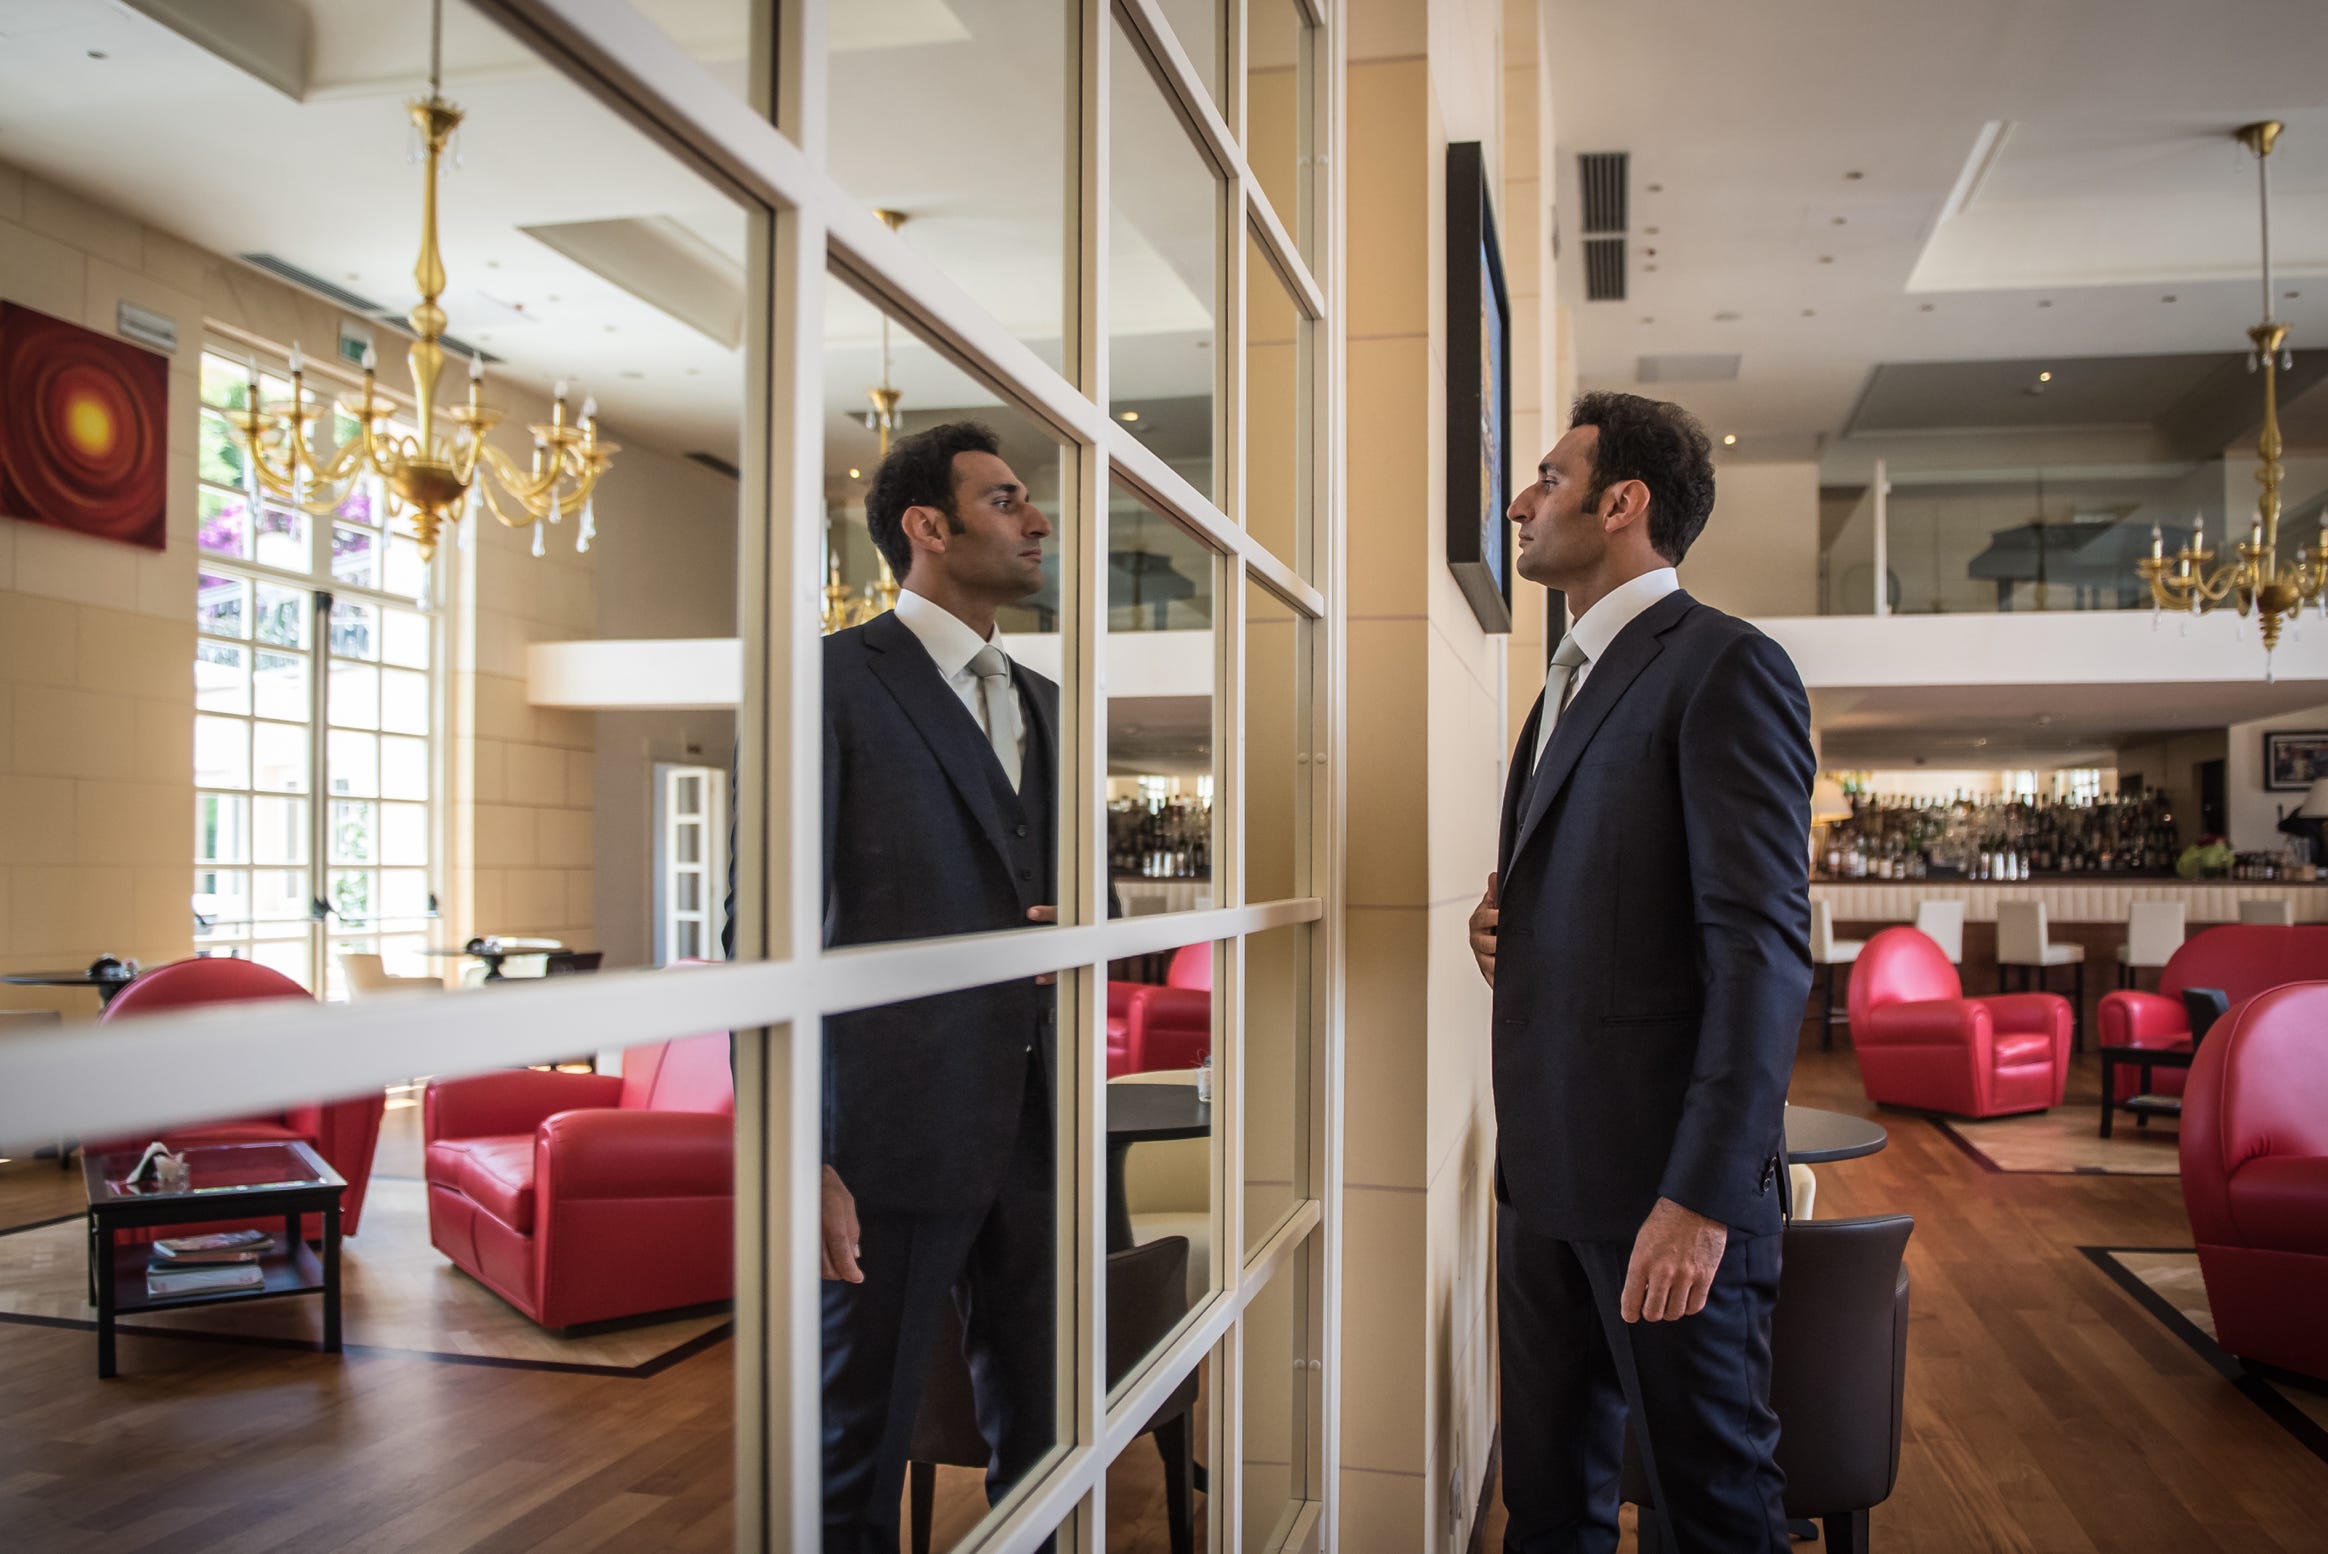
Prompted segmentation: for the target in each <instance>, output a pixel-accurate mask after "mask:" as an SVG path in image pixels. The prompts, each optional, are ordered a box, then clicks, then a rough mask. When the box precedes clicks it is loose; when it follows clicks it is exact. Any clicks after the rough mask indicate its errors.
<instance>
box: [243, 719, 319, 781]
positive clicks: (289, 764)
mask: <svg viewBox="0 0 2328 1554" xmlns="http://www.w3.org/2000/svg"><path fill="white" fill-rule="evenodd" d="M251 747H252V760H251V765H252V772H251V786H252V787H254V788H257V789H259V790H261V791H262V792H266V793H305V792H306V791H307V730H306V729H305V728H304V727H302V726H300V725H299V724H296V723H259V724H254V725H253V726H252V731H251Z"/></svg>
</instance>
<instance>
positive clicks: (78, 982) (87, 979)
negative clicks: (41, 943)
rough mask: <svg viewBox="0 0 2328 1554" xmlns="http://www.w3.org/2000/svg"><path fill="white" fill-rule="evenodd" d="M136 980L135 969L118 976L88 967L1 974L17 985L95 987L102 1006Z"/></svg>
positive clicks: (1, 977) (6, 980)
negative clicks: (93, 970)
mask: <svg viewBox="0 0 2328 1554" xmlns="http://www.w3.org/2000/svg"><path fill="white" fill-rule="evenodd" d="M136 980H137V973H136V972H134V971H131V972H126V973H124V974H122V975H121V976H117V977H115V976H98V975H96V974H94V973H92V972H91V971H89V970H88V969H87V968H86V967H84V968H82V969H81V970H79V971H12V972H10V973H8V974H7V975H6V976H0V982H8V983H13V984H14V985H15V986H17V987H88V988H95V989H96V990H97V1002H98V1007H100V1008H103V1007H104V1006H105V1005H107V1004H110V1003H112V1002H113V1000H114V998H115V996H116V995H117V994H119V993H120V992H121V990H122V989H123V988H125V987H127V986H129V985H130V984H131V983H132V982H135V981H136Z"/></svg>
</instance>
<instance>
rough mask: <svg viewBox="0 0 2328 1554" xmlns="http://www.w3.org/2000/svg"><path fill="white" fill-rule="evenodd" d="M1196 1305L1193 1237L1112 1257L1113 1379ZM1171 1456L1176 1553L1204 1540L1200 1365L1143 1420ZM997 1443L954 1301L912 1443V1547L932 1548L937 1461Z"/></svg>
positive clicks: (1169, 1499)
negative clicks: (981, 1415)
mask: <svg viewBox="0 0 2328 1554" xmlns="http://www.w3.org/2000/svg"><path fill="white" fill-rule="evenodd" d="M1186 1315H1188V1238H1187V1237H1185V1236H1159V1237H1157V1238H1156V1239H1155V1240H1153V1241H1150V1242H1148V1243H1146V1244H1145V1245H1142V1246H1136V1247H1133V1248H1131V1249H1130V1250H1129V1251H1123V1252H1115V1253H1111V1254H1109V1256H1108V1260H1107V1382H1108V1385H1109V1386H1111V1387H1112V1386H1114V1385H1115V1384H1116V1383H1117V1382H1119V1381H1121V1380H1122V1379H1123V1378H1124V1377H1126V1376H1128V1375H1130V1374H1131V1372H1132V1370H1133V1368H1134V1367H1135V1366H1137V1365H1138V1364H1139V1363H1140V1362H1141V1361H1142V1360H1145V1359H1146V1358H1147V1357H1148V1356H1149V1355H1150V1354H1153V1353H1154V1352H1155V1349H1156V1346H1157V1345H1158V1344H1160V1343H1162V1342H1163V1341H1164V1340H1165V1338H1166V1337H1167V1336H1168V1335H1169V1334H1170V1333H1171V1331H1172V1330H1173V1329H1174V1328H1175V1327H1177V1326H1179V1325H1180V1319H1181V1318H1182V1317H1184V1316H1186ZM1140 1433H1141V1434H1142V1435H1153V1436H1155V1437H1156V1450H1157V1453H1158V1454H1159V1455H1160V1456H1162V1457H1163V1459H1164V1517H1165V1523H1166V1528H1167V1531H1168V1532H1169V1533H1170V1535H1171V1540H1172V1554H1193V1551H1194V1549H1195V1547H1196V1520H1195V1505H1196V1475H1197V1462H1196V1372H1194V1371H1190V1372H1189V1373H1188V1378H1187V1379H1186V1380H1185V1381H1183V1382H1181V1384H1180V1385H1179V1386H1178V1387H1176V1388H1174V1389H1173V1391H1172V1395H1171V1396H1170V1397H1168V1398H1166V1399H1165V1400H1164V1404H1163V1406H1162V1407H1160V1408H1158V1409H1157V1410H1156V1413H1155V1415H1154V1417H1152V1418H1151V1419H1149V1421H1148V1422H1147V1424H1146V1425H1144V1426H1143V1427H1142V1428H1141V1431H1140ZM989 1455H990V1454H989V1452H988V1451H987V1447H986V1437H985V1436H983V1435H981V1434H980V1433H979V1431H978V1412H977V1407H976V1403H975V1401H974V1399H973V1397H972V1394H971V1391H970V1366H969V1364H968V1362H967V1361H965V1360H964V1359H963V1358H962V1320H961V1318H960V1316H959V1315H957V1314H956V1312H955V1310H954V1308H953V1306H952V1305H951V1304H949V1305H948V1306H947V1307H946V1310H945V1312H944V1314H943V1315H942V1316H941V1317H940V1318H939V1320H938V1334H937V1339H936V1341H935V1343H933V1344H932V1346H931V1349H930V1369H929V1379H928V1380H927V1381H925V1382H924V1383H923V1384H922V1397H921V1410H920V1412H919V1413H918V1414H917V1415H916V1416H915V1418H914V1422H913V1444H912V1446H911V1447H910V1448H909V1449H908V1452H907V1466H906V1474H907V1485H908V1488H909V1490H910V1494H911V1499H912V1508H911V1511H912V1515H911V1526H912V1530H913V1554H930V1519H931V1516H932V1513H933V1511H934V1510H935V1507H936V1504H937V1492H938V1469H939V1467H940V1466H945V1467H950V1468H981V1469H982V1468H984V1467H986V1465H987V1461H988V1457H989Z"/></svg>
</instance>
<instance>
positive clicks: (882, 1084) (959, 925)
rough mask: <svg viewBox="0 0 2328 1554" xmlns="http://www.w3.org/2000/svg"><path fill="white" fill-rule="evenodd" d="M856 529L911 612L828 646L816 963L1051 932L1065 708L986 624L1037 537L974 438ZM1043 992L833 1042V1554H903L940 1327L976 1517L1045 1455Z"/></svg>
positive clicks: (1046, 1063)
mask: <svg viewBox="0 0 2328 1554" xmlns="http://www.w3.org/2000/svg"><path fill="white" fill-rule="evenodd" d="M866 518H867V522H868V524H869V525H870V527H871V528H872V531H873V539H874V543H875V544H876V545H878V546H879V547H880V549H881V552H882V554H883V555H884V556H886V557H887V558H888V560H889V564H890V566H891V568H892V569H893V570H894V571H895V572H896V574H897V576H898V578H899V579H900V580H901V581H902V583H903V592H902V593H900V594H899V596H898V602H897V608H896V610H895V611H894V612H892V613H890V614H886V615H880V616H876V617H875V618H874V619H873V620H871V621H869V622H867V623H866V624H865V625H862V626H858V627H854V628H852V629H850V630H847V631H843V632H839V633H836V634H835V635H833V636H831V637H828V638H826V639H825V645H824V868H825V924H824V933H825V942H826V944H828V945H832V946H836V947H837V946H841V945H851V944H869V943H876V942H880V941H886V940H897V939H917V938H925V937H929V936H932V935H937V934H959V933H975V932H982V931H991V930H994V929H1000V928H1009V927H1016V926H1022V925H1024V924H1027V923H1030V922H1050V921H1055V920H1056V917H1057V908H1056V905H1055V903H1056V902H1057V900H1058V894H1057V891H1058V884H1057V881H1058V872H1057V860H1056V858H1055V856H1054V847H1055V836H1056V832H1057V826H1056V812H1057V800H1056V797H1055V792H1054V786H1055V783H1056V779H1057V772H1058V757H1057V751H1058V726H1059V687H1058V686H1057V685H1056V684H1055V683H1053V682H1052V681H1050V680H1047V679H1045V678H1044V677H1043V676H1041V675H1038V674H1035V673H1033V672H1032V671H1030V670H1028V669H1027V668H1025V667H1024V666H1023V665H1019V664H1014V663H1013V662H1012V661H1011V659H1010V655H1009V653H1008V651H1007V648H1006V645H1005V644H1004V643H1003V641H1002V639H1001V637H1000V635H999V634H998V633H997V631H996V630H995V612H996V611H997V609H999V608H1000V607H1001V606H1004V605H1008V604H1015V603H1017V602H1019V601H1021V600H1023V599H1025V598H1026V597H1027V596H1028V595H1030V594H1032V593H1034V592H1035V591H1036V590H1037V589H1038V588H1039V587H1041V585H1042V582H1043V542H1044V540H1045V539H1046V538H1048V537H1049V535H1050V533H1051V524H1050V520H1049V519H1047V518H1045V517H1044V516H1043V514H1042V513H1041V512H1040V511H1038V510H1037V509H1036V508H1035V506H1034V505H1033V504H1032V503H1031V502H1030V501H1028V499H1027V489H1026V486H1025V485H1024V483H1023V482H1021V481H1020V480H1019V478H1018V477H1017V476H1016V475H1015V474H1014V473H1012V471H1011V468H1010V466H1009V465H1008V464H1007V463H1005V462H1004V461H1003V459H1002V457H1001V456H1000V453H999V451H998V444H997V443H996V440H995V437H994V434H993V433H992V432H990V431H988V430H987V429H985V428H984V427H982V426H978V425H974V424H971V423H968V422H954V423H949V424H947V425H943V426H936V427H932V428H930V429H929V430H927V431H923V432H919V433H916V434H915V435H913V436H911V437H907V438H905V439H903V440H902V441H900V442H899V443H898V444H897V445H896V447H895V448H894V449H892V450H891V452H890V454H889V456H888V458H886V459H885V460H884V461H883V462H882V464H881V467H880V469H879V470H877V471H876V472H875V474H874V477H873V483H872V487H871V490H870V492H869V493H868V495H867V498H866ZM1048 981H1049V979H1047V978H1046V979H1044V984H1038V983H1037V982H1035V981H1034V980H1031V979H1030V980H1023V981H1014V982H1006V983H996V984H994V985H992V986H989V987H981V988H972V989H969V990H967V991H963V992H957V993H947V994H943V995H941V996H938V997H935V998H923V999H915V1000H912V1001H910V1002H906V1003H898V1004H890V1005H886V1006H884V1007H881V1008H877V1009H867V1010H861V1011H858V1012H855V1013H851V1014H842V1015H834V1016H832V1017H831V1018H829V1019H828V1020H826V1022H825V1038H826V1039H825V1047H824V1054H825V1058H824V1063H825V1068H824V1073H825V1094H824V1159H825V1166H824V1173H823V1186H822V1192H823V1201H822V1213H821V1219H822V1226H821V1229H822V1238H823V1269H822V1272H823V1277H824V1279H825V1280H826V1283H825V1284H824V1286H823V1288H824V1518H825V1532H824V1547H825V1550H826V1554H842V1551H847V1554H860V1551H872V1550H879V1551H880V1554H895V1551H896V1549H897V1547H898V1528H897V1520H898V1498H899V1495H900V1492H901V1490H902V1488H903V1484H904V1478H905V1467H906V1455H907V1448H908V1445H909V1443H910V1441H911V1439H912V1435H913V1429H914V1420H915V1415H916V1412H917V1410H918V1408H919V1406H920V1403H921V1398H922V1393H923V1383H924V1378H925V1376H926V1375H927V1372H928V1368H929V1359H930V1353H931V1348H932V1344H933V1342H934V1341H935V1340H936V1338H937V1335H938V1333H939V1332H940V1324H941V1323H947V1324H951V1323H953V1322H955V1321H956V1316H957V1313H958V1316H959V1324H960V1328H961V1331H962V1334H963V1353H964V1357H965V1359H966V1360H967V1361H968V1365H969V1372H970V1378H971V1388H972V1391H973V1393H974V1394H975V1397H976V1404H977V1416H978V1426H979V1430H980V1433H981V1434H983V1435H984V1436H985V1438H986V1442H987V1446H988V1449H989V1451H990V1453H991V1456H990V1458H989V1461H988V1466H987V1475H986V1486H987V1494H988V1497H989V1498H990V1499H999V1498H1001V1496H1002V1495H1003V1493H1004V1492H1005V1491H1006V1490H1008V1489H1009V1488H1010V1486H1011V1485H1012V1484H1014V1483H1016V1482H1017V1481H1018V1479H1019V1478H1020V1477H1022V1476H1023V1475H1024V1474H1025V1473H1026V1472H1027V1471H1028V1470H1029V1469H1030V1468H1031V1467H1033V1466H1034V1464H1035V1463H1036V1462H1037V1461H1039V1460H1040V1459H1041V1458H1042V1456H1043V1455H1044V1453H1045V1452H1047V1451H1048V1450H1049V1449H1050V1448H1051V1445H1052V1443H1053V1441H1054V1440H1055V1438H1056V1433H1057V1432H1056V1429H1055V1427H1054V1422H1053V1388H1054V1380H1053V1377H1054V1364H1055V1362H1054V1336H1053V1335H1054V1327H1055V1320H1054V1313H1053V1310H1052V1306H1053V1284H1052V1279H1053V1262H1052V1259H1053V1256H1054V1251H1055V1248H1054V1225H1055V1221H1054V1207H1053V1192H1052V1121H1051V1119H1052V1100H1051V1097H1052V1095H1053V1083H1052V1081H1053V1074H1054V1068H1053V1052H1054V1047H1053V1042H1054V1037H1055V1032H1056V1014H1055V1011H1056V1003H1055V995H1054V989H1053V988H1052V987H1051V986H1049V985H1045V984H1047V983H1048Z"/></svg>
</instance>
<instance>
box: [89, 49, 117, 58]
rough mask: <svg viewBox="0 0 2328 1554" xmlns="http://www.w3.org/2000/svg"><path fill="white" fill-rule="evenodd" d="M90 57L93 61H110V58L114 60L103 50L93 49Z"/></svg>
mask: <svg viewBox="0 0 2328 1554" xmlns="http://www.w3.org/2000/svg"><path fill="white" fill-rule="evenodd" d="M89 57H90V58H91V59H110V58H112V56H111V55H110V54H107V53H106V52H105V51H104V50H103V49H91V50H90V51H89Z"/></svg>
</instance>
